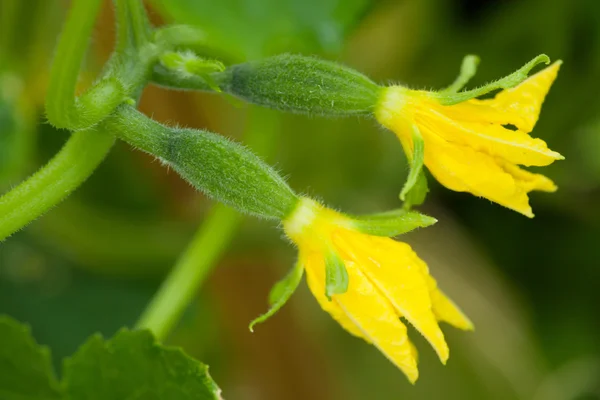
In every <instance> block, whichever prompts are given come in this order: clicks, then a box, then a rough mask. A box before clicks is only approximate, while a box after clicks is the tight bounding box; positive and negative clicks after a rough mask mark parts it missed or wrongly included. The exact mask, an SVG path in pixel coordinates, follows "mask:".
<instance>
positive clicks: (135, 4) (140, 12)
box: [122, 0, 152, 48]
mask: <svg viewBox="0 0 600 400" xmlns="http://www.w3.org/2000/svg"><path fill="white" fill-rule="evenodd" d="M122 1H123V0H122ZM124 1H127V4H128V7H129V13H130V16H131V28H132V31H133V37H134V40H135V43H136V46H137V47H138V48H139V47H142V46H143V45H144V44H146V43H148V42H149V41H150V40H151V36H152V28H151V26H150V22H149V21H148V16H147V15H146V10H145V9H144V5H143V4H142V1H141V0H124Z"/></svg>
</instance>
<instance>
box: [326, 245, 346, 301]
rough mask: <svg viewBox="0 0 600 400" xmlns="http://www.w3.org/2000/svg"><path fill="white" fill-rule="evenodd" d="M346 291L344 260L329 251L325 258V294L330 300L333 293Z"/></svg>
mask: <svg viewBox="0 0 600 400" xmlns="http://www.w3.org/2000/svg"><path fill="white" fill-rule="evenodd" d="M347 291H348V271H346V266H345V265H344V260H342V259H341V258H340V256H338V255H337V254H336V253H334V252H331V253H329V255H328V256H327V259H326V260H325V296H327V298H328V299H329V300H331V296H333V295H334V294H344V293H346V292H347Z"/></svg>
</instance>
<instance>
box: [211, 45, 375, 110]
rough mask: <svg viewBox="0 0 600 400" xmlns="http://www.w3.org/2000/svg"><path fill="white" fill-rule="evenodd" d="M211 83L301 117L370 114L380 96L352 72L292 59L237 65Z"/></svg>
mask: <svg viewBox="0 0 600 400" xmlns="http://www.w3.org/2000/svg"><path fill="white" fill-rule="evenodd" d="M213 77H214V79H215V81H216V82H217V84H218V85H219V87H220V88H221V90H223V91H224V92H227V93H230V94H233V95H235V96H238V97H240V98H242V99H244V100H246V101H248V102H251V103H254V104H258V105H261V106H265V107H269V108H274V109H277V110H282V111H289V112H295V113H301V114H322V115H332V116H334V115H357V114H370V113H372V112H373V110H374V108H375V105H376V103H377V100H378V98H379V96H380V90H381V87H379V86H378V85H377V84H375V83H374V82H373V81H371V80H370V79H369V78H367V77H366V76H364V75H362V74H361V73H359V72H357V71H355V70H353V69H350V68H347V67H344V66H342V65H340V64H337V63H333V62H330V61H324V60H320V59H317V58H311V57H303V56H298V55H291V54H283V55H279V56H275V57H270V58H266V59H264V60H260V61H252V62H247V63H243V64H237V65H233V66H231V67H229V68H227V69H226V70H225V71H223V72H220V73H215V74H213Z"/></svg>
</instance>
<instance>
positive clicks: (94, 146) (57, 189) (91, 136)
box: [0, 129, 115, 241]
mask: <svg viewBox="0 0 600 400" xmlns="http://www.w3.org/2000/svg"><path fill="white" fill-rule="evenodd" d="M114 141H115V139H114V136H112V135H109V134H107V133H106V132H101V131H100V130H99V129H90V130H86V131H81V132H76V133H74V134H73V135H72V136H71V138H70V139H69V141H68V142H67V143H66V144H65V146H64V147H63V148H62V150H61V151H60V152H59V153H58V154H57V155H56V156H54V158H53V159H52V160H50V162H49V163H48V164H46V165H45V166H44V167H43V168H42V169H40V170H39V171H38V172H36V173H35V174H34V175H32V176H31V177H30V178H29V179H27V180H26V181H24V182H22V183H21V184H20V185H18V186H17V187H15V188H14V189H12V190H11V191H10V192H8V193H7V194H5V195H4V196H2V197H0V241H2V240H4V239H6V238H7V237H8V236H10V235H12V234H13V233H14V232H16V231H18V230H19V229H21V228H22V227H24V226H25V225H27V224H28V223H29V222H31V221H33V220H34V219H36V218H37V217H39V216H40V215H42V214H44V213H45V212H46V211H48V210H49V209H50V208H52V207H54V206H55V205H56V204H58V203H60V202H61V201H62V200H63V199H65V198H66V197H67V196H68V195H69V194H70V193H71V192H72V191H73V190H75V188H77V187H78V186H79V185H80V184H81V183H83V181H85V180H86V179H87V178H88V177H89V176H90V175H91V174H92V172H93V171H94V170H95V169H96V167H97V166H98V165H99V164H100V162H101V161H102V160H103V159H104V157H105V156H106V154H107V153H108V151H109V150H110V148H111V147H112V145H113V143H114Z"/></svg>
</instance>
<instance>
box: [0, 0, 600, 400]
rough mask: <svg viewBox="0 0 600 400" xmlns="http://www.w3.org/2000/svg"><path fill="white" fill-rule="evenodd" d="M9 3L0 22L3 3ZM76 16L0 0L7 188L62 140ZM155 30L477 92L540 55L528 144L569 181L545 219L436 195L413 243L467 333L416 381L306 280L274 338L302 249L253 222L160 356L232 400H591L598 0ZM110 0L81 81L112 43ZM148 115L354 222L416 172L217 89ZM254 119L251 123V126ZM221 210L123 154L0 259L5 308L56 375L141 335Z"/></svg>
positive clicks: (388, 154) (266, 4) (474, 3)
mask: <svg viewBox="0 0 600 400" xmlns="http://www.w3.org/2000/svg"><path fill="white" fill-rule="evenodd" d="M9 3H11V4H13V5H16V6H15V7H16V8H15V9H14V10H13V11H14V13H11V11H10V7H9V6H8V4H9ZM68 4H69V2H68V1H45V0H27V1H22V2H21V1H11V0H1V3H0V12H2V14H0V21H1V22H0V57H1V59H0V191H2V192H5V191H7V190H8V189H9V188H10V187H11V186H14V185H15V184H17V183H18V182H19V181H20V180H21V179H23V178H24V177H25V176H27V175H28V174H30V173H31V172H33V171H35V169H36V168H38V167H39V166H40V165H43V163H44V162H46V161H47V160H48V159H49V158H50V157H51V156H52V155H53V154H54V153H55V152H56V151H57V150H58V149H59V148H60V146H61V145H62V144H63V143H64V142H65V140H66V138H67V135H68V133H67V132H64V131H57V130H55V129H53V128H51V127H50V126H49V125H48V124H46V123H45V120H44V117H43V108H42V107H43V106H42V105H43V99H44V94H45V87H46V84H47V78H48V69H49V68H48V67H49V63H50V57H51V54H52V47H53V45H54V44H55V42H56V37H57V34H58V31H59V29H60V25H61V23H62V22H63V20H64V17H65V13H66V10H67V9H68ZM147 6H148V9H149V12H150V15H151V18H152V20H153V22H154V23H156V24H157V25H158V24H162V23H166V22H173V21H175V22H180V23H189V24H194V25H197V26H199V27H201V28H203V29H204V30H205V31H206V32H207V35H208V37H209V38H210V40H211V44H212V45H213V46H214V47H215V48H217V49H221V50H224V52H225V53H227V54H228V59H227V60H224V61H226V62H239V61H244V60H251V59H258V58H261V57H265V56H268V55H272V54H277V53H281V52H294V53H303V54H308V55H319V56H321V57H326V58H329V59H332V60H336V61H340V62H343V63H345V64H347V65H350V66H352V67H354V68H356V69H358V70H359V71H361V72H363V73H365V74H367V75H369V76H370V77H372V78H373V79H374V80H376V81H378V82H382V83H386V82H401V83H405V84H407V85H409V86H411V87H415V88H441V87H443V86H445V85H447V84H449V83H450V82H452V80H453V79H454V77H455V76H456V74H457V72H458V69H459V66H460V62H461V59H462V57H463V56H464V55H465V54H469V53H472V54H478V55H479V56H481V59H482V62H481V64H480V68H479V73H478V75H477V76H476V77H475V78H474V80H473V82H472V83H471V84H472V85H477V84H481V83H484V82H486V81H488V80H491V79H495V78H498V77H501V76H504V75H506V74H508V73H510V72H512V71H513V70H515V69H517V68H518V67H520V66H521V65H522V64H524V63H525V62H526V61H528V60H529V59H531V58H533V57H534V56H535V55H537V54H539V53H546V54H548V55H549V56H550V57H551V58H552V59H554V60H555V59H562V60H564V65H563V67H562V69H561V71H560V74H559V78H558V80H557V81H556V83H555V85H554V87H553V88H552V90H551V91H550V94H549V96H548V97H547V100H546V103H545V104H544V107H543V110H542V114H541V118H540V121H539V123H538V125H537V126H536V128H535V130H534V132H533V134H534V135H535V136H537V137H540V138H542V139H544V140H545V141H547V143H548V144H549V145H550V147H551V148H552V149H554V150H556V151H558V152H560V153H562V154H563V155H565V157H566V160H565V161H561V162H557V163H555V164H554V165H552V166H550V167H547V168H544V173H545V174H547V175H548V176H550V177H551V178H552V179H554V180H555V181H556V182H557V184H558V185H559V187H560V190H559V191H558V192H557V193H555V194H536V193H534V194H533V195H532V196H531V202H532V205H533V208H534V212H535V214H536V217H535V218H534V219H533V220H530V219H527V218H525V217H523V216H521V215H519V214H517V213H515V212H512V211H509V210H507V209H503V208H502V207H500V206H498V205H495V204H491V203H490V202H489V201H486V200H482V199H477V198H474V197H473V196H470V195H468V194H463V193H454V192H451V191H449V190H447V189H445V188H443V187H440V186H439V185H437V184H435V183H432V182H433V181H432V180H431V181H430V183H431V184H430V186H431V193H430V196H429V197H428V201H427V204H426V206H425V207H424V208H423V210H424V211H425V212H427V213H430V214H431V215H434V216H435V217H437V218H438V219H439V221H440V222H439V223H438V224H437V225H436V226H434V227H431V228H427V229H424V230H420V231H417V232H414V233H410V234H408V235H406V236H405V237H403V238H402V239H403V240H406V241H408V242H410V243H411V244H412V245H413V246H414V247H415V248H416V249H417V251H418V252H419V254H420V255H421V257H422V258H423V259H425V260H426V261H427V262H428V263H429V265H430V269H431V270H432V273H433V275H434V276H436V277H437V278H438V281H439V282H440V285H441V286H442V287H443V288H444V289H445V291H446V292H447V293H448V294H449V295H450V297H452V298H453V299H454V300H455V301H456V302H457V303H458V304H460V305H461V306H462V308H463V309H464V310H465V311H466V313H467V314H468V315H469V316H470V317H471V318H472V320H473V321H474V322H475V325H476V331H475V332H473V333H464V332H459V331H455V330H453V329H451V328H450V327H444V330H445V332H446V333H447V340H448V342H449V345H450V348H451V357H450V360H449V362H448V365H447V366H445V367H444V366H442V365H441V364H440V363H439V361H438V360H437V359H436V357H435V354H434V352H433V350H432V349H431V348H430V347H429V346H428V345H427V344H426V343H425V341H424V340H423V339H422V338H421V337H420V336H419V335H418V333H417V332H415V331H411V332H410V333H411V335H412V338H413V339H414V341H415V342H416V344H417V347H418V348H419V350H420V370H421V378H420V380H419V381H418V382H417V384H416V386H414V387H413V386H411V385H410V384H409V383H408V382H407V381H406V379H405V378H404V376H403V375H402V374H401V373H400V372H399V371H398V370H397V369H395V367H393V366H392V365H391V364H390V363H389V362H388V361H387V360H386V359H385V357H383V356H382V355H381V354H380V353H379V352H378V351H377V350H376V349H375V348H374V347H371V346H369V345H367V344H365V343H363V342H362V341H360V340H358V339H355V338H353V337H351V336H350V335H348V334H347V333H345V332H344V331H343V330H342V329H341V328H340V327H339V326H338V325H337V324H336V323H335V322H334V321H333V320H331V319H330V317H329V316H328V315H326V314H325V313H324V312H323V311H322V310H320V309H319V307H318V306H317V303H316V301H315V300H314V299H313V298H312V296H311V295H310V293H309V292H308V290H307V289H306V287H305V285H304V284H302V285H301V287H300V289H299V290H298V291H297V292H296V294H295V295H294V296H293V298H292V300H291V301H290V303H289V304H288V305H287V306H286V307H285V308H284V309H283V310H282V311H281V312H280V313H279V314H278V315H277V316H275V317H274V318H272V319H271V320H270V321H268V322H267V323H266V324H264V325H262V326H259V327H257V329H256V332H255V333H254V334H251V333H249V332H248V329H247V324H248V322H249V321H250V320H251V319H253V318H254V317H255V316H257V315H258V314H260V313H262V312H263V311H264V310H265V309H266V307H267V304H266V299H267V294H268V291H269V289H270V286H271V285H272V284H273V283H274V282H275V281H276V280H278V279H279V278H280V277H281V276H283V275H284V274H285V273H286V272H287V270H288V269H289V268H290V267H291V265H292V263H293V262H294V257H295V250H294V249H293V248H292V247H291V246H290V245H289V244H288V243H287V242H286V241H285V240H281V232H280V231H279V230H278V229H277V227H276V226H275V225H274V224H272V223H267V222H264V221H258V220H255V219H251V218H245V219H244V220H243V222H242V224H241V225H240V227H239V229H238V231H237V233H236V235H235V238H234V240H233V242H232V243H231V245H230V246H229V247H228V250H227V252H226V255H225V256H224V257H223V258H222V259H221V260H220V261H219V263H218V265H217V266H216V268H215V269H214V271H213V272H212V273H211V275H210V277H209V278H208V280H207V281H206V282H205V283H204V284H203V286H202V287H201V288H200V290H199V292H198V296H197V300H196V301H195V302H194V304H193V305H192V306H191V307H190V308H189V310H188V311H187V312H186V315H185V317H184V318H183V320H182V321H181V322H180V324H179V326H178V327H177V329H176V330H175V331H174V332H173V333H172V334H171V335H170V337H169V339H168V343H169V344H173V345H179V346H182V347H184V349H185V350H186V351H187V352H188V353H189V354H191V355H193V356H194V357H196V358H198V359H200V360H202V361H204V362H206V363H208V364H209V365H210V366H211V372H212V375H213V377H214V378H215V379H216V380H217V382H218V383H219V384H220V386H221V387H222V388H223V389H224V395H225V397H226V398H227V399H244V400H246V399H248V400H253V399H261V400H262V399H265V400H269V399H277V400H280V399H289V400H294V399H315V400H320V399H348V400H354V399H356V400H358V399H360V400H364V399H385V400H388V399H389V400H392V399H498V400H507V399H508V400H510V399H534V400H554V399H556V400H559V399H560V400H562V399H577V400H588V399H600V260H599V257H600V207H599V204H600V2H598V1H597V0H575V1H573V0H552V1H549V0H388V1H385V0H380V1H369V0H220V1H214V0H152V1H149V2H148V3H147ZM114 32H115V29H114V20H113V16H112V7H111V5H110V3H109V2H108V1H107V2H106V5H105V7H104V9H103V11H102V15H101V17H100V19H99V22H98V26H97V29H96V33H95V36H94V38H93V40H92V45H91V49H90V51H89V54H88V59H87V61H86V64H85V65H84V68H83V73H82V76H81V84H82V87H85V86H86V84H88V83H89V82H90V81H91V80H92V79H93V78H94V76H95V75H96V74H97V73H98V71H99V70H100V68H101V66H102V63H103V62H104V61H105V60H106V59H107V57H108V55H109V53H110V51H111V46H112V43H113V40H114ZM141 109H142V110H143V111H144V112H146V113H147V114H148V115H152V116H153V117H154V118H155V119H157V120H160V121H163V122H170V123H174V124H179V125H183V126H189V127H196V128H205V129H209V130H212V131H214V132H218V133H221V134H223V135H225V136H228V137H231V138H234V139H236V140H239V141H242V142H244V132H245V130H247V127H248V126H249V125H252V126H253V127H254V128H255V129H256V127H257V126H258V128H259V130H260V127H261V126H263V127H264V131H265V134H264V136H263V137H262V139H261V140H256V138H255V139H254V140H253V141H252V142H251V143H248V145H249V146H250V147H252V148H254V149H255V150H256V151H257V152H258V153H260V154H261V155H263V156H264V157H265V158H266V159H267V160H268V161H269V162H270V163H272V164H274V165H276V167H277V168H278V169H279V170H280V171H282V173H283V174H285V175H286V176H288V177H289V182H290V184H291V185H292V187H294V188H295V189H296V190H298V191H300V192H304V193H309V194H311V195H313V196H318V197H319V198H321V199H323V200H324V201H325V202H327V203H328V204H330V205H333V206H335V207H338V208H340V209H342V210H345V211H348V212H354V213H359V212H375V211H380V210H384V209H389V208H396V207H398V205H399V200H398V197H397V194H398V191H399V189H400V187H401V185H402V183H403V182H404V179H405V177H406V173H407V168H406V166H407V162H406V159H405V158H404V156H403V153H402V150H401V147H400V145H399V143H398V142H397V140H396V139H395V137H394V135H393V134H391V133H389V132H386V131H384V130H383V129H381V128H378V127H377V125H376V123H375V122H374V121H373V120H370V119H367V118H362V119H357V118H349V119H326V118H318V117H312V118H308V117H302V116H294V115H288V114H283V113H276V112H272V111H265V110H260V109H257V108H255V107H251V106H248V105H245V104H243V103H241V102H240V101H238V100H235V99H232V98H227V97H223V96H218V95H214V94H200V93H190V92H185V93H184V92H173V91H166V90H164V89H160V88H157V87H152V86H149V87H148V88H147V89H146V91H145V92H144V95H143V97H142V101H141ZM257 124H258V125H257ZM211 207H212V204H211V202H210V201H208V200H207V199H206V198H205V197H204V196H202V195H200V194H198V193H195V192H194V191H193V190H192V189H191V188H190V187H189V185H187V184H186V183H184V182H183V181H181V180H180V179H179V178H178V177H177V175H176V174H175V173H173V172H172V171H171V172H170V171H167V170H166V169H165V168H163V167H162V166H161V165H160V163H158V162H155V160H153V159H152V158H151V157H148V156H146V155H144V154H141V153H139V152H136V151H132V150H131V149H130V148H129V147H128V146H127V145H125V144H123V143H119V144H118V145H117V146H116V147H115V148H114V149H113V151H112V152H111V154H110V156H109V157H108V159H107V160H106V161H105V162H104V164H103V165H102V166H101V167H100V168H99V169H98V170H97V172H96V173H95V174H94V175H93V176H92V178H91V179H89V181H88V182H86V183H85V184H84V185H83V186H82V187H81V188H80V189H79V190H78V191H77V192H76V193H75V194H74V195H72V196H71V197H70V198H69V199H68V200H67V201H66V202H64V203H63V204H61V205H59V206H58V207H56V208H55V209H53V210H52V211H51V212H49V213H48V214H47V215H46V216H44V217H43V218H41V219H39V220H38V221H35V222H34V223H32V224H31V225H30V226H29V227H27V228H26V229H24V230H23V231H21V232H19V233H18V234H16V235H14V236H13V237H11V238H9V239H8V240H7V241H5V242H3V243H1V244H0V312H1V313H7V314H9V315H11V316H13V317H15V318H17V319H18V320H20V321H23V322H27V323H29V324H30V325H31V326H32V329H33V334H34V336H35V337H36V339H37V340H38V341H39V342H40V343H43V344H46V345H48V346H49V347H50V348H51V349H52V352H53V356H54V359H55V360H56V364H57V365H58V364H59V360H60V359H61V358H63V357H65V356H68V355H70V354H72V353H73V352H74V351H75V349H76V348H77V347H78V346H79V345H80V344H81V343H82V342H83V341H84V340H85V338H86V337H87V336H89V335H90V334H92V333H94V332H98V331H99V332H102V333H103V334H104V335H106V336H110V335H112V334H113V333H114V332H115V331H116V330H117V329H118V328H119V327H121V326H133V325H134V324H135V321H136V319H137V318H138V317H139V315H140V313H141V312H142V310H143V309H144V307H145V305H146V304H147V303H148V301H149V300H150V298H151V297H152V295H153V293H154V292H155V290H156V289H157V288H158V286H159V284H160V282H161V279H162V278H163V277H164V276H165V274H166V273H167V272H168V270H169V268H170V267H171V266H172V265H173V264H174V263H175V261H176V260H177V257H178V255H179V254H180V253H181V252H182V251H183V250H184V249H185V247H186V244H187V243H188V242H189V240H190V239H191V237H192V235H193V233H194V231H195V230H196V229H197V227H198V226H199V225H200V224H201V223H202V220H203V219H204V218H205V216H206V215H207V214H208V213H209V212H210V209H211Z"/></svg>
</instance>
